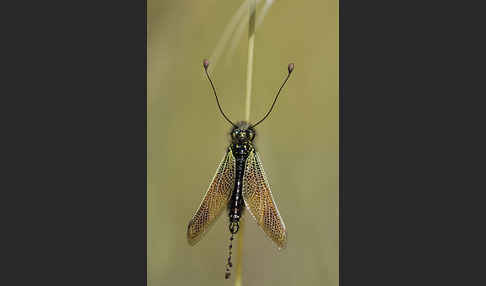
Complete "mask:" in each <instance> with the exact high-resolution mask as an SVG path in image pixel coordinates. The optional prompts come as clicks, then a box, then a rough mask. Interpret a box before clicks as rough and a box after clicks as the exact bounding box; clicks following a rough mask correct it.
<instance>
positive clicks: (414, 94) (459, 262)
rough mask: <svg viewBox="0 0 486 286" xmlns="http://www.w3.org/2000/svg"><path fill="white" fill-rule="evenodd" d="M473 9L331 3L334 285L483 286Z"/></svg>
mask: <svg viewBox="0 0 486 286" xmlns="http://www.w3.org/2000/svg"><path fill="white" fill-rule="evenodd" d="M472 5H473V4H472V3H471V2H469V3H468V4H467V5H466V4H464V5H458V4H457V3H452V2H451V3H449V2H441V3H439V2H432V1H420V2H409V1H408V2H407V1H358V0H340V20H339V22H340V152H341V153H340V284H341V285H344V286H347V285H363V284H364V285H368V284H371V285H469V284H478V285H479V284H481V283H480V282H479V281H484V277H483V276H484V275H483V274H482V271H480V270H479V269H480V268H479V267H478V266H479V265H481V264H478V261H476V259H474V258H477V259H478V260H479V261H482V258H481V255H479V253H480V252H478V250H479V249H480V248H481V249H482V248H483V247H482V245H483V244H484V235H480V234H479V230H478V226H480V225H481V227H480V228H481V230H482V229H483V228H484V227H482V225H484V221H483V218H482V216H481V218H479V216H477V212H476V210H479V209H484V206H483V204H484V200H482V199H479V198H476V194H478V193H483V190H484V189H485V187H484V182H483V181H484V175H482V174H481V172H482V171H479V170H484V167H483V166H484V162H483V161H484V160H483V158H484V156H478V155H479V154H480V153H484V152H483V151H481V150H484V146H485V145H486V143H485V141H484V139H482V138H483V137H484V136H483V135H484V132H483V130H484V120H479V117H480V115H484V104H483V103H480V102H479V101H480V99H481V100H482V99H483V98H484V94H486V91H485V88H484V76H483V75H484V50H485V45H484V43H483V42H484V41H482V40H480V38H481V37H479V38H478V35H480V34H482V33H483V32H484V31H482V30H484V28H483V27H484V26H485V23H484V17H483V16H482V15H481V11H483V10H482V9H481V8H480V7H472ZM482 38H484V37H482ZM482 38H481V39H482ZM478 95H480V96H478ZM476 101H477V102H476ZM479 130H481V131H480V132H479V133H481V134H482V135H479V133H478V131H479ZM480 137H481V138H480ZM479 158H481V159H479ZM478 163H479V164H480V167H479V168H478V167H477V166H476V164H478ZM479 263H481V262H479ZM482 284H484V282H483V283H482Z"/></svg>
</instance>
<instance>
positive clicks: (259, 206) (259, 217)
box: [243, 150, 287, 249]
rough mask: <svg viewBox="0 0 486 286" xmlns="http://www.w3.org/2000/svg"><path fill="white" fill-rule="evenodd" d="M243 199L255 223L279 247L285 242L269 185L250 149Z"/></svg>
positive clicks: (285, 238)
mask: <svg viewBox="0 0 486 286" xmlns="http://www.w3.org/2000/svg"><path fill="white" fill-rule="evenodd" d="M243 199H244V201H245V205H246V207H247V208H248V210H249V211H250V213H251V214H252V215H253V217H254V218H255V220H256V222H257V224H258V225H259V226H260V227H261V228H262V229H263V231H264V232H265V233H266V234H267V235H268V237H270V238H271V239H272V240H273V242H275V243H276V244H277V246H278V247H279V249H282V248H285V246H286V244H287V231H286V229H285V224H284V222H283V220H282V218H281V217H280V214H279V212H278V209H277V206H276V205H275V201H274V200H273V196H272V192H271V191H270V185H269V184H268V180H267V177H266V176H265V171H264V170H263V166H262V163H261V161H260V158H259V156H258V152H256V151H255V150H253V151H251V153H250V155H249V156H248V159H247V161H246V166H245V172H244V175H243Z"/></svg>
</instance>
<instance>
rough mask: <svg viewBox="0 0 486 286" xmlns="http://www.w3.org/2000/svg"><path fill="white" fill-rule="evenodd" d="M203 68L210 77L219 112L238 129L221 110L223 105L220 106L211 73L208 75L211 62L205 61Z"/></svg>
mask: <svg viewBox="0 0 486 286" xmlns="http://www.w3.org/2000/svg"><path fill="white" fill-rule="evenodd" d="M203 66H204V71H205V72H206V76H207V77H208V80H209V83H211V87H212V88H213V92H214V96H215V97H216V103H217V104H218V108H219V111H221V114H222V115H223V117H224V118H225V119H226V120H228V122H229V123H230V124H231V125H233V126H235V127H236V125H235V124H234V123H233V122H231V120H229V119H228V117H226V115H225V114H224V112H223V109H221V105H219V100H218V96H217V95H216V89H215V88H214V84H213V81H212V80H211V77H210V76H209V73H208V67H209V61H208V60H206V59H205V60H204V61H203Z"/></svg>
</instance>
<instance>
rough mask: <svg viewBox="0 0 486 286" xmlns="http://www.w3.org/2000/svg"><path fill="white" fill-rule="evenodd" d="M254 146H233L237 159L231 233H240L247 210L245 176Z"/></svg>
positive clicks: (230, 208) (231, 206)
mask: <svg viewBox="0 0 486 286" xmlns="http://www.w3.org/2000/svg"><path fill="white" fill-rule="evenodd" d="M252 149H253V146H251V144H233V145H232V146H231V151H232V152H233V156H234V157H235V161H236V162H235V163H236V166H235V169H236V170H235V171H236V173H235V187H234V190H233V192H232V193H231V198H230V201H229V204H228V209H229V213H228V215H229V220H230V231H231V232H232V233H236V232H238V229H239V221H240V218H241V215H242V213H243V210H244V209H245V203H244V201H243V195H242V191H243V175H244V171H245V164H246V159H247V158H248V156H249V154H250V152H251V150H252Z"/></svg>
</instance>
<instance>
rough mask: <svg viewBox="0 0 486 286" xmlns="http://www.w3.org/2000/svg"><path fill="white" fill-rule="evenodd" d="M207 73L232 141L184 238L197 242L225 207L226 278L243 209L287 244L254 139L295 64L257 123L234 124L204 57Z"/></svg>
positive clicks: (280, 245) (280, 244) (277, 241)
mask: <svg viewBox="0 0 486 286" xmlns="http://www.w3.org/2000/svg"><path fill="white" fill-rule="evenodd" d="M203 66H204V70H205V72H206V76H207V78H208V80H209V82H210V84H211V87H212V89H213V93H214V96H215V97H216V103H217V105H218V108H219V111H220V112H221V114H222V115H223V117H224V118H225V119H226V120H227V121H228V122H229V123H230V124H231V125H232V129H231V133H230V135H231V143H230V145H229V147H228V148H227V150H226V153H225V155H224V157H223V160H222V161H221V163H220V164H219V167H218V169H217V170H216V174H215V175H214V177H213V179H212V181H211V183H210V185H209V188H208V190H207V191H206V194H205V195H204V198H203V200H202V202H201V204H200V205H199V208H198V209H197V211H196V213H195V214H194V216H193V217H192V219H191V220H190V221H189V225H188V227H187V240H188V242H189V244H190V245H194V244H196V243H197V242H198V241H199V240H200V239H201V237H202V236H203V235H204V234H205V233H206V232H207V231H208V229H209V228H210V226H211V225H212V224H213V223H214V222H215V220H216V219H217V218H218V217H219V216H220V215H221V213H222V212H223V210H224V209H226V210H227V214H228V217H229V231H230V233H231V236H230V245H229V255H228V262H227V264H226V273H225V278H226V279H228V278H229V277H230V273H231V272H230V268H231V267H232V263H231V254H232V252H231V250H232V247H233V240H234V236H235V234H236V233H237V232H238V230H239V228H240V219H241V216H242V214H243V212H244V210H245V207H246V209H247V210H248V211H249V212H250V213H251V214H252V216H253V218H254V219H255V220H256V222H257V224H258V225H259V226H260V227H261V229H262V230H263V231H264V232H265V233H266V235H267V236H268V237H269V238H270V239H271V240H272V241H273V242H274V243H275V244H276V245H277V246H278V248H279V249H283V248H285V247H286V244H287V231H286V228H285V224H284V222H283V220H282V217H281V216H280V214H279V212H278V209H277V206H276V204H275V201H274V199H273V196H272V193H271V191H270V186H269V183H268V180H267V178H266V176H265V172H264V170H263V166H262V162H261V160H260V157H259V155H258V152H257V150H256V149H255V146H254V145H253V140H254V139H255V136H256V131H255V127H256V126H257V125H258V124H260V123H262V122H263V121H264V120H265V119H266V118H267V117H268V115H269V114H270V112H271V111H272V109H273V107H274V105H275V102H276V101H277V98H278V96H279V94H280V91H281V90H282V88H283V86H284V85H285V83H286V82H287V80H288V79H289V77H290V74H291V73H292V71H293V69H294V64H289V65H288V74H287V77H286V78H285V80H284V82H283V83H282V85H281V86H280V88H279V90H278V92H277V95H276V96H275V99H274V101H273V103H272V106H271V107H270V109H269V110H268V112H267V113H266V115H265V116H264V117H263V118H262V119H261V120H260V121H258V122H257V123H255V124H250V123H248V122H245V121H241V122H238V123H236V124H234V123H233V122H232V121H231V120H229V118H228V117H227V116H226V115H225V113H224V112H223V110H222V108H221V106H220V104H219V100H218V96H217V94H216V89H215V87H214V84H213V81H212V80H211V77H210V76H209V73H208V66H209V61H208V60H204V61H203Z"/></svg>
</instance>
